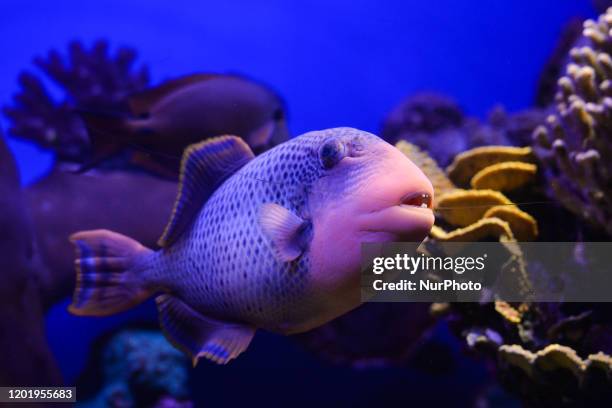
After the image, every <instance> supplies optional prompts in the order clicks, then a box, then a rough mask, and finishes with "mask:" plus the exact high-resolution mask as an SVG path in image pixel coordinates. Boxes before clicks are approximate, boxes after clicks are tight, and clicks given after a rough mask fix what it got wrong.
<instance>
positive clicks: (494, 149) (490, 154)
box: [446, 146, 534, 186]
mask: <svg viewBox="0 0 612 408" xmlns="http://www.w3.org/2000/svg"><path fill="white" fill-rule="evenodd" d="M509 161H511V162H526V163H532V162H533V161H534V156H533V152H532V151H531V148H530V147H510V146H484V147H477V148H475V149H471V150H468V151H465V152H463V153H460V154H458V155H457V156H455V159H454V160H453V162H452V163H451V164H450V165H449V166H448V167H447V168H446V172H447V174H448V176H449V177H450V179H451V180H452V181H453V182H454V183H455V184H456V185H458V186H464V185H467V184H468V182H469V181H470V179H471V178H472V177H473V176H474V175H475V174H476V173H478V172H479V171H481V170H482V169H484V168H485V167H488V166H491V165H493V164H496V163H502V162H509Z"/></svg>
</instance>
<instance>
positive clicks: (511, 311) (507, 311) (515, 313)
mask: <svg viewBox="0 0 612 408" xmlns="http://www.w3.org/2000/svg"><path fill="white" fill-rule="evenodd" d="M495 311H496V312H497V313H499V314H500V315H502V316H503V317H504V319H506V320H507V321H509V322H510V323H514V324H517V323H520V322H521V319H522V318H523V313H521V312H520V311H519V310H517V309H515V308H514V307H512V305H510V303H508V302H504V301H501V300H498V301H496V302H495Z"/></svg>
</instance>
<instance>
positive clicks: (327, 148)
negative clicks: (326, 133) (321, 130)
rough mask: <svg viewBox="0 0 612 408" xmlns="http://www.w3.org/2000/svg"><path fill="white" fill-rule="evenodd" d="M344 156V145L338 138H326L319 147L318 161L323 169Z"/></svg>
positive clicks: (328, 167)
mask: <svg viewBox="0 0 612 408" xmlns="http://www.w3.org/2000/svg"><path fill="white" fill-rule="evenodd" d="M345 156H346V146H345V145H344V143H342V142H341V141H339V140H338V139H335V138H333V139H328V140H326V141H325V142H324V143H323V144H322V145H321V147H320V148H319V162H320V163H321V167H323V168H324V169H331V168H332V167H334V166H335V165H336V164H338V163H339V162H340V160H342V159H343V158H344V157H345Z"/></svg>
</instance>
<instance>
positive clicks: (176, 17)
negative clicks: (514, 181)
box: [0, 0, 594, 183]
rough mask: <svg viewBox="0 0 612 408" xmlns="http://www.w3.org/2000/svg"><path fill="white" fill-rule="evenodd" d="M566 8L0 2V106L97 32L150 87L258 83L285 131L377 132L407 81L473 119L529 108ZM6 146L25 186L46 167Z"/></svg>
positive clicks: (570, 6)
mask: <svg viewBox="0 0 612 408" xmlns="http://www.w3.org/2000/svg"><path fill="white" fill-rule="evenodd" d="M576 15H578V16H583V17H590V16H593V15H594V11H593V10H592V8H591V6H590V2H589V1H588V0H580V1H578V0H561V1H556V2H552V1H550V0H514V1H512V2H508V1H453V0H438V1H406V0H404V1H402V0H393V1H389V0H387V1H367V0H351V1H347V0H342V1H333V0H315V1H308V2H299V1H291V0H289V1H287V0H268V1H248V0H239V1H236V0H224V1H197V0H192V1H180V0H178V1H171V2H168V1H145V0H132V1H129V2H128V1H120V0H105V1H96V2H93V1H80V0H78V1H63V0H59V1H53V2H50V1H34V0H3V1H2V6H1V12H0V55H2V63H1V64H0V105H5V104H6V103H7V102H8V101H9V100H10V98H11V95H12V94H13V93H14V92H15V90H16V81H15V79H16V77H17V74H18V73H19V72H20V71H21V70H22V69H24V68H28V67H31V64H30V61H31V59H32V57H33V56H34V55H40V54H44V53H45V52H46V51H47V50H48V49H49V48H59V49H65V46H66V44H67V42H68V41H70V40H72V39H75V38H78V39H82V40H84V41H85V42H89V43H90V42H91V41H93V40H95V39H97V38H100V37H105V38H108V39H110V40H111V41H112V43H113V44H125V45H130V46H134V47H136V48H137V49H138V50H139V51H140V61H143V62H146V63H148V64H149V65H150V67H151V68H152V74H153V80H154V82H158V81H161V80H163V79H164V78H170V77H173V76H177V75H181V74H186V73H191V72H194V71H215V72H241V73H245V74H248V75H250V76H252V77H254V78H257V79H260V80H262V81H264V82H266V83H268V84H269V85H271V86H273V87H274V88H275V89H277V90H278V92H280V94H281V95H282V96H283V97H284V98H285V100H286V102H287V105H288V107H289V115H290V127H291V130H292V131H293V132H294V134H300V133H302V132H305V131H307V130H312V129H319V128H326V127H333V126H340V125H348V126H354V127H358V128H362V129H364V130H369V131H377V130H378V129H379V125H380V122H381V120H382V118H383V117H384V115H385V113H386V112H388V111H389V110H390V109H391V108H392V107H393V106H395V105H396V104H397V103H398V102H399V101H400V100H401V99H402V98H403V97H404V96H405V95H407V94H410V93H412V92H414V91H417V90H437V91H441V92H444V93H447V94H449V95H452V96H453V97H455V98H456V99H457V100H458V101H459V102H460V103H461V105H462V106H463V107H464V108H465V110H466V111H467V112H468V113H469V114H471V115H476V116H481V117H482V116H484V115H485V114H486V112H487V111H488V110H489V109H490V108H491V107H492V105H494V104H496V103H503V104H504V105H505V106H506V107H507V108H508V109H509V110H517V109H520V108H523V107H526V106H528V105H529V104H530V103H531V101H532V98H533V92H534V87H535V81H536V79H537V76H538V73H539V71H540V69H541V67H542V65H543V63H544V61H545V60H546V58H547V56H548V54H549V52H550V51H551V50H552V48H553V46H554V44H555V41H556V39H557V37H558V34H559V31H560V29H561V27H562V25H563V24H564V23H565V22H566V21H567V20H568V19H569V18H571V17H573V16H576ZM2 126H3V128H5V129H6V127H7V126H6V121H5V120H4V118H3V122H2ZM11 146H12V147H13V149H14V150H15V152H16V154H17V156H18V160H19V163H20V167H21V171H22V176H23V180H24V182H26V183H28V182H31V181H32V180H34V179H35V178H37V177H39V176H40V175H41V174H43V173H44V172H45V171H46V170H47V169H48V167H49V166H50V165H51V163H52V157H51V156H50V155H48V154H44V153H41V152H40V151H38V150H37V149H35V148H32V147H31V146H29V145H25V144H23V143H20V142H17V141H13V142H12V143H11Z"/></svg>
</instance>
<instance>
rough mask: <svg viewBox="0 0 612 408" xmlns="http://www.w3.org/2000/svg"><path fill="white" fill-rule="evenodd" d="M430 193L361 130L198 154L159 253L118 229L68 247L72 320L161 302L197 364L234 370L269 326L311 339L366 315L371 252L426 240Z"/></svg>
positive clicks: (224, 146) (197, 148)
mask: <svg viewBox="0 0 612 408" xmlns="http://www.w3.org/2000/svg"><path fill="white" fill-rule="evenodd" d="M413 176H414V177H413ZM431 194H432V187H431V183H430V182H429V181H428V180H427V179H426V177H425V176H424V175H423V173H422V172H421V171H420V170H419V169H418V168H417V167H416V166H414V164H412V163H411V162H410V161H409V160H408V159H407V158H406V156H404V155H403V154H402V153H401V152H399V151H398V150H397V149H395V148H394V147H393V146H391V145H389V144H387V143H386V142H384V141H382V140H381V139H379V138H378V137H377V136H374V135H372V134H369V133H366V132H362V131H359V130H356V129H350V128H336V129H328V130H324V131H317V132H311V133H307V134H304V135H302V136H300V137H297V138H295V139H293V140H291V141H288V142H286V143H284V144H282V145H279V146H277V147H275V148H273V149H272V150H270V151H268V152H266V153H264V154H262V155H260V156H258V157H257V158H255V157H254V155H253V152H252V151H251V150H250V149H249V147H248V146H247V145H246V143H245V142H244V141H242V140H241V139H240V138H238V137H236V136H220V137H217V138H213V139H211V140H208V141H204V142H201V143H197V144H195V145H192V146H190V147H189V148H187V149H186V151H185V153H184V155H183V161H182V163H181V181H180V183H179V193H178V198H177V201H176V203H175V206H174V209H173V213H172V217H171V219H170V221H169V223H168V226H167V228H166V230H165V231H164V233H163V235H162V237H161V238H160V240H159V244H160V246H161V247H162V248H161V249H160V250H159V251H152V250H151V249H148V248H145V247H143V246H142V245H140V244H139V243H138V242H136V241H134V240H132V239H131V238H129V237H126V236H123V235H120V234H117V233H114V232H112V231H105V230H96V231H82V232H78V233H76V234H73V235H72V236H71V240H72V241H73V242H74V243H75V244H76V247H77V250H78V257H77V262H76V266H77V285H76V288H75V294H74V299H73V303H72V304H71V306H70V307H69V309H70V311H71V312H72V313H75V314H79V315H95V316H105V315H109V314H113V313H117V312H121V311H124V310H127V309H129V308H130V307H132V306H134V305H136V304H138V303H140V302H142V301H144V300H145V299H147V298H148V297H150V296H155V295H156V298H155V300H156V303H157V307H158V310H159V314H160V324H161V326H162V329H163V331H164V333H165V334H166V336H167V337H168V339H169V340H170V341H171V342H172V344H174V345H175V346H176V347H178V348H180V349H181V350H183V351H185V352H186V353H188V354H189V355H190V356H192V358H193V361H194V364H195V363H196V362H197V360H198V358H200V357H206V358H208V359H210V360H212V361H215V362H217V363H221V364H224V363H226V362H228V361H230V360H231V359H233V358H236V357H237V356H238V355H239V354H240V353H242V352H243V351H244V350H245V349H246V348H247V347H248V345H249V343H250V342H251V339H252V338H253V335H254V333H255V330H256V329H258V328H262V329H267V330H270V331H274V332H278V333H283V334H290V333H297V332H303V331H306V330H309V329H311V328H314V327H317V326H319V325H321V324H323V323H325V322H327V321H329V320H331V319H333V318H335V317H337V316H339V315H341V314H343V313H345V312H347V311H349V310H351V309H352V308H354V307H356V306H357V305H358V304H359V276H360V255H359V253H360V244H361V242H363V240H364V239H365V240H368V241H372V240H375V241H376V240H393V239H394V238H407V239H422V238H423V237H424V236H425V235H426V234H427V232H428V231H429V229H430V228H431V226H432V224H433V214H432V212H431V209H430V207H429V209H428V208H425V209H423V208H421V207H422V206H426V207H427V206H430V204H431ZM415 197H417V198H419V197H420V199H421V201H422V204H421V203H419V202H417V203H416V204H409V203H413V202H414V200H415ZM417 201H418V199H417ZM406 234H408V235H406ZM160 292H161V294H160Z"/></svg>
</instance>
